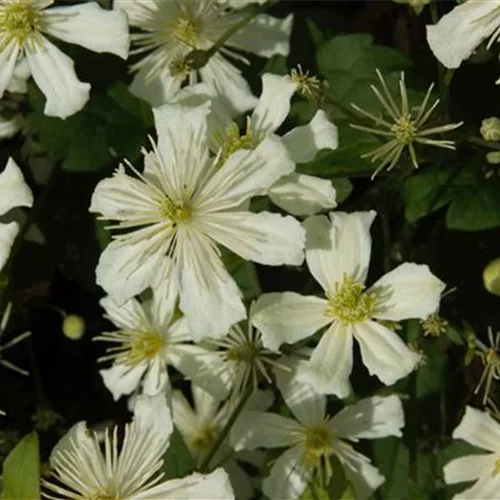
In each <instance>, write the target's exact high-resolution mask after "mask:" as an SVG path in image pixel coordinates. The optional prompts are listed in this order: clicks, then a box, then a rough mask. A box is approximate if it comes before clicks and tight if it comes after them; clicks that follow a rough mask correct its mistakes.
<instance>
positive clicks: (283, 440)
mask: <svg viewBox="0 0 500 500" xmlns="http://www.w3.org/2000/svg"><path fill="white" fill-rule="evenodd" d="M300 429H301V426H300V425H299V424H298V423H297V422H296V421H295V420H292V419H291V418H287V417H283V416H281V415H278V414H277V413H265V412H261V411H244V412H243V413H241V415H240V416H239V417H238V419H237V420H236V422H235V424H234V426H233V427H232V428H231V433H230V441H231V446H232V447H233V448H234V449H235V450H243V449H246V450H254V449H255V448H283V447H285V446H292V445H294V444H296V443H297V442H298V441H299V440H300V439H301V438H300V435H299V434H298V433H299V431H300Z"/></svg>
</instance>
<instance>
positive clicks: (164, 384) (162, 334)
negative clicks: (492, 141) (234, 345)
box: [95, 270, 206, 400]
mask: <svg viewBox="0 0 500 500" xmlns="http://www.w3.org/2000/svg"><path fill="white" fill-rule="evenodd" d="M169 275H170V273H169V272H168V270H167V272H165V273H164V276H166V277H167V279H168V281H166V283H165V286H162V287H159V288H157V289H156V290H155V291H154V292H153V297H152V299H151V300H150V301H147V302H145V303H143V304H141V303H140V302H139V301H137V300H135V299H130V300H128V301H127V302H125V304H123V305H121V306H120V305H118V304H117V303H116V302H115V301H114V300H113V298H112V297H110V296H107V297H105V298H104V299H102V300H101V302H100V304H101V306H102V307H103V308H104V309H105V310H106V313H107V316H108V318H109V319H110V320H111V321H112V322H113V323H114V324H115V325H116V326H117V327H118V330H117V331H114V332H106V333H103V334H102V335H100V336H98V337H95V340H103V341H107V342H111V343H112V344H113V347H111V348H109V349H108V352H110V354H108V355H106V356H104V357H102V358H101V359H100V360H101V361H106V360H109V359H112V360H114V363H113V366H112V367H111V368H108V369H105V370H100V374H101V376H102V378H103V380H104V385H105V386H106V387H107V388H108V389H109V390H110V391H111V393H112V394H113V398H114V399H115V400H117V399H119V398H120V397H121V396H123V395H129V394H131V393H132V392H133V391H135V390H136V389H137V388H138V387H139V385H140V384H141V382H142V387H143V391H144V393H145V394H149V395H155V394H158V393H159V392H161V391H164V390H166V391H167V392H168V391H170V383H169V378H168V372H167V367H168V365H172V366H174V367H175V368H177V370H179V371H180V372H182V373H184V375H186V372H187V373H191V372H194V371H195V370H196V366H197V361H196V359H197V357H199V356H202V355H203V354H204V353H205V352H206V351H205V349H203V348H201V347H198V346H194V345H192V344H191V340H192V339H191V335H190V333H189V330H188V328H187V323H186V319H185V318H184V317H176V316H175V307H176V304H177V299H178V290H177V286H176V280H175V279H169V278H168V277H169Z"/></svg>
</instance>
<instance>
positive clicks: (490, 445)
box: [453, 406, 500, 453]
mask: <svg viewBox="0 0 500 500" xmlns="http://www.w3.org/2000/svg"><path fill="white" fill-rule="evenodd" d="M453 437H454V438H455V439H463V440H465V441H467V442H468V443H470V444H473V445H474V446H478V447H479V448H483V449H484V450H488V451H493V452H496V453H500V424H499V423H498V422H497V421H496V420H494V419H493V418H492V417H491V416H490V415H489V414H488V413H487V412H485V411H480V410H477V409H476V408H472V406H467V407H466V408H465V414H464V416H463V417H462V420H461V422H460V424H459V425H458V427H457V428H456V429H455V430H454V431H453Z"/></svg>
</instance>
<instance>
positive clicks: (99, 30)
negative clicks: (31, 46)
mask: <svg viewBox="0 0 500 500" xmlns="http://www.w3.org/2000/svg"><path fill="white" fill-rule="evenodd" d="M43 18H44V25H43V31H44V32H45V33H48V34H49V35H52V36H54V37H56V38H59V39H61V40H64V41H65V42H68V43H75V44H77V45H81V46H82V47H85V48H86V49H90V50H92V51H94V52H109V53H111V54H116V55H117V56H119V57H121V58H122V59H127V57H128V50H129V46H130V36H129V33H128V22H127V15H126V14H125V12H123V11H121V10H111V11H110V10H104V9H102V8H101V7H100V6H99V5H98V4H97V3H95V2H91V3H85V4H82V5H71V6H64V7H53V8H51V9H47V10H44V11H43Z"/></svg>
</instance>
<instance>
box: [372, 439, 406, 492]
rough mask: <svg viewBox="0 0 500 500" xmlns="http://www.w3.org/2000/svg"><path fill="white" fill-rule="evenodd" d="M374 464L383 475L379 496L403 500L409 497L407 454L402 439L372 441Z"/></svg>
mask: <svg viewBox="0 0 500 500" xmlns="http://www.w3.org/2000/svg"><path fill="white" fill-rule="evenodd" d="M373 456H374V462H375V465H377V467H378V468H379V469H380V472H381V473H382V474H383V475H384V477H385V482H384V484H382V486H381V487H380V494H381V498H388V499H389V498H397V499H399V500H405V499H407V498H408V497H409V493H408V476H409V454H408V449H407V448H406V446H405V445H404V443H403V441H402V440H401V439H399V438H396V437H388V438H384V439H377V440H375V441H374V442H373Z"/></svg>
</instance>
